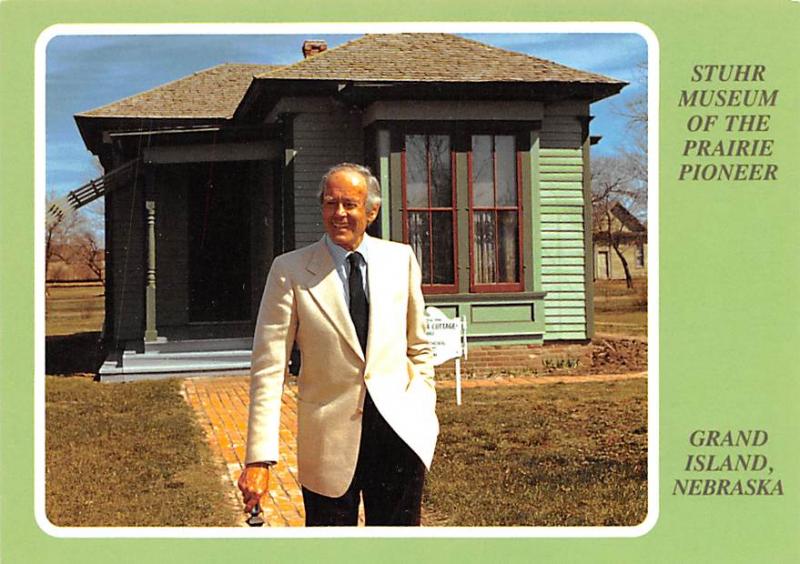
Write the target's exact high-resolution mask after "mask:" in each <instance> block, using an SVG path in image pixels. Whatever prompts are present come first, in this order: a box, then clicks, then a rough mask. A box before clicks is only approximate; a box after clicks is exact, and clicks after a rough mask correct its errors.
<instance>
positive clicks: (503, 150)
mask: <svg viewBox="0 0 800 564" xmlns="http://www.w3.org/2000/svg"><path fill="white" fill-rule="evenodd" d="M494 142H495V146H494V150H495V153H496V154H497V205H498V206H515V205H517V157H516V153H515V151H514V137H513V136H511V135H498V136H496V137H495V138H494Z"/></svg>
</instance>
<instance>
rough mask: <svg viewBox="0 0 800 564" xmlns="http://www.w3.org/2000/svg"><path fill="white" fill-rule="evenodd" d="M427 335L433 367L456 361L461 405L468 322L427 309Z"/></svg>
mask: <svg viewBox="0 0 800 564" xmlns="http://www.w3.org/2000/svg"><path fill="white" fill-rule="evenodd" d="M425 314H426V318H427V326H426V331H425V333H426V335H427V336H428V341H430V343H431V346H432V348H433V365H434V366H439V365H440V364H443V363H445V362H447V361H448V360H450V359H453V358H454V359H456V404H458V405H461V357H462V356H463V357H464V358H466V357H467V320H466V319H465V318H463V317H461V318H458V319H450V318H449V317H447V316H446V315H445V314H444V312H443V311H442V310H440V309H438V308H435V307H433V306H428V307H427V308H425Z"/></svg>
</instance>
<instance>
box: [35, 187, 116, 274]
mask: <svg viewBox="0 0 800 564" xmlns="http://www.w3.org/2000/svg"><path fill="white" fill-rule="evenodd" d="M55 199H56V196H55V195H54V194H52V193H50V194H48V196H47V203H48V207H49V205H50V203H51V202H52V201H54V200H55ZM100 241H102V208H101V207H100V206H99V205H95V204H90V205H89V206H87V207H86V208H83V209H81V210H77V211H75V212H73V213H68V214H66V215H64V216H63V217H61V218H60V219H58V220H57V221H54V222H52V223H50V224H48V225H47V226H46V228H45V276H46V277H47V278H48V279H50V278H54V277H60V276H63V275H66V274H68V273H69V272H70V271H71V270H74V269H75V268H84V269H88V271H89V272H91V273H92V274H94V275H95V276H97V278H98V279H102V278H103V251H102V248H101V243H100Z"/></svg>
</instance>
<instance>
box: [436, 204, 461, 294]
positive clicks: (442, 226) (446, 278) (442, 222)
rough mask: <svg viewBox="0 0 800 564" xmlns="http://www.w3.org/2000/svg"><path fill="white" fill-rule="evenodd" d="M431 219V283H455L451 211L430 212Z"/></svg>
mask: <svg viewBox="0 0 800 564" xmlns="http://www.w3.org/2000/svg"><path fill="white" fill-rule="evenodd" d="M431 218H432V220H433V239H432V240H431V243H432V245H433V283H434V284H454V283H455V281H456V280H455V268H454V265H455V260H454V257H453V213H452V212H432V214H431Z"/></svg>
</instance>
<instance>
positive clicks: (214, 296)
mask: <svg viewBox="0 0 800 564" xmlns="http://www.w3.org/2000/svg"><path fill="white" fill-rule="evenodd" d="M251 167H252V163H251V162H248V161H233V162H215V163H203V164H202V165H195V166H192V181H191V182H190V186H189V192H190V194H189V218H188V219H189V222H188V223H189V237H188V243H189V321H190V322H219V321H248V320H249V319H250V313H251V301H252V300H251V289H250V285H251V276H250V243H251V229H250V223H251V183H252V173H251Z"/></svg>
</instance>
